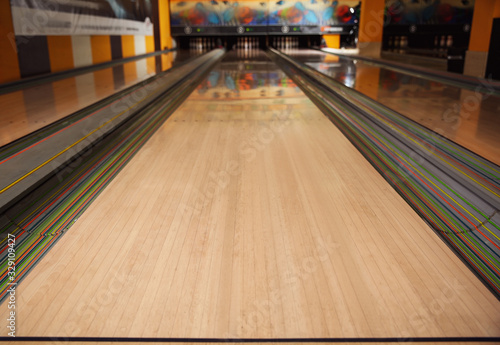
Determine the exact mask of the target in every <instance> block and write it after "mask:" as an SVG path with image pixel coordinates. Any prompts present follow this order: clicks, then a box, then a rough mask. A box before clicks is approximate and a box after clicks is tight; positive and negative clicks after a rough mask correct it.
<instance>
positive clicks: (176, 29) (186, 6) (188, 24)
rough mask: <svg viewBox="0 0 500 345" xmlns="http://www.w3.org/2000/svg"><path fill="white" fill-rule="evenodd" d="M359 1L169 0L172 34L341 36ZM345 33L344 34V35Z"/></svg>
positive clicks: (356, 13) (350, 23) (352, 21)
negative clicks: (334, 32)
mask: <svg viewBox="0 0 500 345" xmlns="http://www.w3.org/2000/svg"><path fill="white" fill-rule="evenodd" d="M359 7H360V2H359V0H307V1H296V0H295V1H294V0H274V1H259V0H240V1H236V0H225V1H219V0H211V1H199V0H171V2H170V10H171V26H172V34H173V35H174V36H178V35H204V34H206V35H214V34H227V35H233V34H266V33H296V34H301V33H302V34H303V33H317V34H319V33H322V32H332V30H328V28H331V27H338V28H339V29H337V30H333V31H337V32H339V33H341V32H342V31H343V28H342V27H343V26H345V27H349V30H350V28H351V27H352V26H353V25H356V24H357V23H358V21H359ZM349 30H347V28H346V31H347V32H348V31H349Z"/></svg>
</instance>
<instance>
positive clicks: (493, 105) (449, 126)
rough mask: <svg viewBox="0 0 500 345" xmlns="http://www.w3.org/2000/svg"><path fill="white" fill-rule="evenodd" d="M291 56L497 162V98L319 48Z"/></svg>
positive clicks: (486, 91) (481, 88) (499, 124)
mask: <svg viewBox="0 0 500 345" xmlns="http://www.w3.org/2000/svg"><path fill="white" fill-rule="evenodd" d="M289 55H291V56H293V57H294V58H296V59H298V60H299V61H302V62H304V63H307V64H309V65H311V67H314V68H316V69H318V70H319V71H321V72H323V73H325V74H327V75H329V76H331V77H333V78H334V79H336V80H338V81H340V82H341V83H343V84H345V85H347V86H349V87H353V88H355V89H356V90H358V91H359V92H361V93H363V94H365V95H367V96H369V97H371V98H373V99H374V100H376V101H378V102H380V103H381V104H383V105H385V106H387V107H389V108H391V109H393V110H395V111H397V112H399V113H400V114H402V115H404V116H406V117H408V118H410V119H412V120H413V121H415V122H417V123H419V124H421V125H423V126H425V127H427V128H429V129H431V130H433V131H435V132H437V133H439V134H440V135H443V136H444V137H446V138H448V139H450V140H453V141H454V142H456V143H457V144H459V145H462V146H464V147H465V148H467V149H469V150H471V151H473V152H475V153H477V154H479V155H480V156H482V157H484V158H486V159H488V160H490V161H491V162H493V163H495V164H498V165H500V150H499V149H498V148H499V147H500V138H499V137H498V133H499V132H500V117H499V116H498V111H499V110H500V98H498V97H497V96H494V95H492V94H491V91H490V90H489V89H488V88H487V87H486V86H484V85H481V84H478V85H479V88H478V91H479V92H476V91H471V90H468V89H462V88H459V87H456V86H451V85H446V84H442V83H439V82H435V81H431V80H427V79H425V78H424V77H422V78H418V77H415V76H410V75H407V74H404V73H400V72H396V71H392V70H389V69H387V68H383V67H377V66H375V65H373V64H369V63H366V62H363V61H362V60H356V61H355V62H356V63H355V64H354V63H353V60H352V59H351V58H338V57H337V56H334V57H336V58H337V60H338V61H333V62H332V61H331V59H332V55H331V54H326V53H322V52H318V51H311V50H306V51H293V52H290V53H289Z"/></svg>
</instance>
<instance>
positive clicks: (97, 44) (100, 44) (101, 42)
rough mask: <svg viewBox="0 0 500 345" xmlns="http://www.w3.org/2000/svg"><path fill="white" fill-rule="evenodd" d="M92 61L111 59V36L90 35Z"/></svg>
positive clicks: (100, 61) (98, 61)
mask: <svg viewBox="0 0 500 345" xmlns="http://www.w3.org/2000/svg"><path fill="white" fill-rule="evenodd" d="M90 44H91V46H92V62H93V63H94V64H97V63H102V62H107V61H111V43H110V42H109V36H90Z"/></svg>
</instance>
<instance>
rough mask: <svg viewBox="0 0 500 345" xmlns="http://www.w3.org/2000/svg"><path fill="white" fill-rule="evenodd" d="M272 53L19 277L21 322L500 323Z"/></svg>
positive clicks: (348, 332) (346, 328)
mask: <svg viewBox="0 0 500 345" xmlns="http://www.w3.org/2000/svg"><path fill="white" fill-rule="evenodd" d="M233 57H234V56H233ZM257 60H258V61H255V60H254V61H244V60H241V59H240V60H239V59H234V58H232V56H228V57H227V58H225V60H224V61H223V62H222V63H221V64H220V65H218V67H216V68H215V69H214V70H213V71H212V72H211V73H210V74H209V75H208V77H207V78H206V80H204V81H203V82H202V83H201V84H200V85H199V87H198V88H197V90H195V91H194V92H193V93H192V94H191V95H190V96H189V98H188V99H187V100H186V101H185V102H184V104H183V105H182V106H181V107H180V108H179V109H178V110H177V111H176V112H175V113H174V114H173V115H172V116H171V118H170V119H168V120H167V121H166V122H165V124H164V125H163V126H162V127H161V128H160V129H159V131H158V132H157V133H156V134H155V135H154V136H153V137H152V138H151V139H150V141H149V142H148V143H147V144H146V145H145V146H144V147H143V148H142V149H141V151H140V152H139V153H138V154H137V156H136V157H135V158H134V159H133V160H132V161H131V162H130V163H129V164H128V165H127V166H126V167H125V168H124V169H123V171H122V172H121V173H120V175H118V177H117V178H116V179H115V180H113V182H112V183H111V184H110V186H109V187H108V188H107V189H106V190H105V191H104V192H103V193H102V194H101V195H100V196H99V197H98V198H97V199H96V201H95V202H94V203H93V204H92V205H91V206H90V207H89V209H88V210H87V211H86V212H85V213H84V214H83V215H82V217H81V218H80V219H79V220H78V221H77V222H76V224H75V225H73V227H72V228H70V229H69V230H68V232H67V233H66V234H65V235H64V236H63V237H62V239H61V240H60V241H59V242H58V243H57V244H56V245H55V246H54V248H53V249H52V250H51V251H50V252H49V253H48V254H47V255H46V256H45V257H44V259H43V260H42V261H41V262H40V263H39V264H38V265H37V266H36V267H35V268H34V269H33V270H32V272H31V273H30V274H29V275H28V276H27V277H26V279H25V280H24V281H23V282H22V283H21V284H20V285H19V286H18V288H17V290H16V296H18V299H17V306H16V308H18V310H19V311H20V313H19V323H18V332H17V335H18V336H22V335H24V336H63V337H66V336H91V337H99V336H110V337H112V336H115V337H116V336H129V337H187V338H195V337H217V338H241V337H251V338H263V337H267V338H276V337H313V338H314V337H354V338H355V337H417V336H418V337H429V336H430V337H441V336H448V337H455V336H499V335H500V329H499V327H498V324H499V322H500V302H499V301H498V300H497V299H496V298H495V297H494V296H493V295H492V294H491V293H490V292H489V291H488V290H487V289H486V288H485V287H484V285H483V284H482V283H481V282H480V281H479V280H478V279H477V278H476V277H475V276H474V275H473V274H472V273H471V272H470V270H469V269H468V268H467V267H465V266H464V264H463V263H462V262H461V261H460V260H459V259H458V258H457V257H456V256H455V255H454V254H453V253H452V252H451V251H450V250H449V249H448V247H447V246H446V245H445V244H444V243H443V242H442V241H441V240H440V239H439V238H438V236H436V234H435V233H434V232H433V231H432V230H431V229H430V228H429V227H428V226H427V224H426V223H424V222H423V221H422V220H421V219H420V218H419V217H418V216H417V215H416V214H415V212H414V211H413V210H412V209H411V208H410V207H409V206H408V205H407V204H406V203H405V202H404V201H403V200H402V199H401V197H400V196H399V195H398V194H397V193H396V192H395V191H394V190H393V189H392V188H391V187H390V186H389V185H388V184H387V183H386V181H385V180H384V179H383V178H382V177H381V176H380V175H379V174H378V173H377V172H376V171H375V169H374V168H373V167H372V166H371V165H370V164H369V163H368V162H367V161H366V160H365V159H364V158H363V156H362V155H361V154H360V153H359V152H358V151H357V150H356V149H355V148H354V147H353V146H352V145H351V143H350V142H349V141H348V140H347V139H346V138H345V137H344V136H343V135H342V134H341V132H340V131H339V130H338V129H337V128H336V127H335V126H334V125H333V124H332V123H331V122H330V121H329V120H328V119H327V118H326V117H325V116H324V115H323V114H322V113H321V111H319V110H318V109H317V108H316V107H315V106H314V104H313V103H312V102H311V101H310V100H309V99H308V98H307V97H306V96H305V95H304V94H303V93H302V92H301V90H300V89H298V88H297V87H296V85H295V84H294V83H293V82H292V81H291V80H290V79H289V78H288V77H287V76H286V75H285V74H284V73H283V72H282V71H280V70H279V69H278V68H277V66H276V65H274V64H273V63H271V62H270V61H267V60H266V59H265V57H263V56H262V57H261V58H260V59H257ZM222 100H224V102H222ZM7 312H8V309H7V303H5V302H4V303H3V304H2V306H1V307H0V313H2V315H7Z"/></svg>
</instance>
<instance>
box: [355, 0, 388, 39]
mask: <svg viewBox="0 0 500 345" xmlns="http://www.w3.org/2000/svg"><path fill="white" fill-rule="evenodd" d="M384 7H385V0H362V1H361V13H360V18H359V36H358V41H359V42H382V33H383V30H384Z"/></svg>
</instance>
